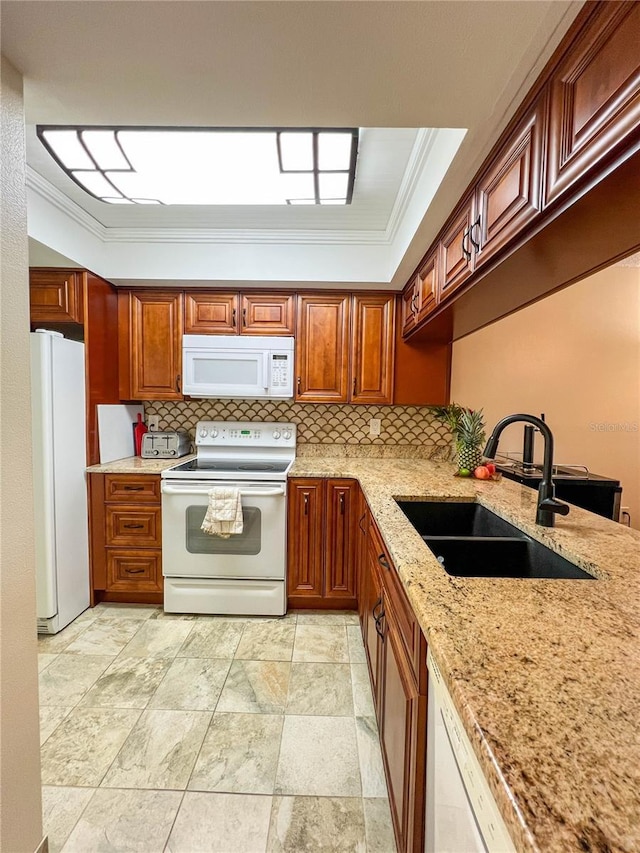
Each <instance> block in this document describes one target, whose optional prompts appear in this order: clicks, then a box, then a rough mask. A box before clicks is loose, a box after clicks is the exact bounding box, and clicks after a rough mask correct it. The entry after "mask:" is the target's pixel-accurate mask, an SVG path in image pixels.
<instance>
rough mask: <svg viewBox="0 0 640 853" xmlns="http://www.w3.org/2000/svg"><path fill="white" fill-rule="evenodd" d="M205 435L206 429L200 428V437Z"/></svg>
mask: <svg viewBox="0 0 640 853" xmlns="http://www.w3.org/2000/svg"><path fill="white" fill-rule="evenodd" d="M206 437H207V431H206V429H201V430H200V438H206Z"/></svg>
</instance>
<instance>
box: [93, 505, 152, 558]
mask: <svg viewBox="0 0 640 853" xmlns="http://www.w3.org/2000/svg"><path fill="white" fill-rule="evenodd" d="M105 524H106V544H107V545H116V546H117V545H122V546H126V545H132V546H134V547H135V546H140V547H144V546H145V545H148V546H151V547H154V546H155V547H158V548H159V547H160V546H161V544H162V540H161V522H160V507H139V506H117V505H116V506H109V505H107V506H106V507H105Z"/></svg>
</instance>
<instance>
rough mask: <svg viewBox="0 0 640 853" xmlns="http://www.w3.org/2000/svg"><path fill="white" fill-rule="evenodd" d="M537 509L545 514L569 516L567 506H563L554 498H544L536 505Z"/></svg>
mask: <svg viewBox="0 0 640 853" xmlns="http://www.w3.org/2000/svg"><path fill="white" fill-rule="evenodd" d="M538 509H542V510H545V512H555V513H557V514H558V515H569V505H568V504H563V503H562V501H557V500H556V499H555V498H545V499H544V500H542V501H540V503H539V504H538Z"/></svg>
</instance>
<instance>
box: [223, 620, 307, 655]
mask: <svg viewBox="0 0 640 853" xmlns="http://www.w3.org/2000/svg"><path fill="white" fill-rule="evenodd" d="M295 633H296V625H295V622H293V621H287V620H283V621H279V622H269V621H263V622H251V623H247V624H246V625H245V628H244V633H243V634H242V639H241V640H240V643H239V644H238V648H237V649H236V655H235V656H236V658H239V659H243V660H281V661H290V660H291V654H292V651H293V641H294V638H295Z"/></svg>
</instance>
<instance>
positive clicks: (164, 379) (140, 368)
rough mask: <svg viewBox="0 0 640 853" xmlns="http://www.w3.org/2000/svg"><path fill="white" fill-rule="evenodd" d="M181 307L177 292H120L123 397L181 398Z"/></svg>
mask: <svg viewBox="0 0 640 853" xmlns="http://www.w3.org/2000/svg"><path fill="white" fill-rule="evenodd" d="M182 306H183V300H182V293H176V292H175V291H173V292H172V291H167V290H162V291H161V290H140V291H128V292H122V293H119V294H118V318H119V333H120V368H121V370H120V396H121V398H122V399H123V400H181V399H182V392H181V381H182V377H181V372H182Z"/></svg>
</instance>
